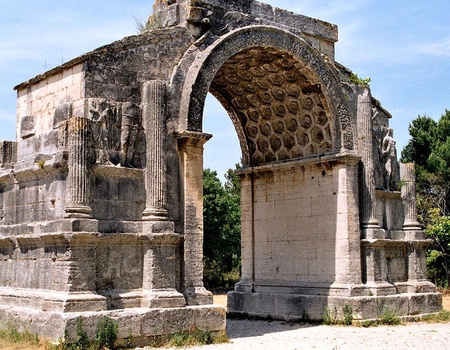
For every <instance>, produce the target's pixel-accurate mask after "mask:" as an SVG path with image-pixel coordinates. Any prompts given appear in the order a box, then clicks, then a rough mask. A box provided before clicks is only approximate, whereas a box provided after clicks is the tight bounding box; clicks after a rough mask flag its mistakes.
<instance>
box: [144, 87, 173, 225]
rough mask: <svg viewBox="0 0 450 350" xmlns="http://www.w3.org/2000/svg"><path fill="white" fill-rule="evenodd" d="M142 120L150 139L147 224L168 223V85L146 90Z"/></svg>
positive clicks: (145, 213)
mask: <svg viewBox="0 0 450 350" xmlns="http://www.w3.org/2000/svg"><path fill="white" fill-rule="evenodd" d="M142 90H143V92H142V119H143V124H144V128H145V140H146V144H147V146H146V167H145V190H146V203H145V204H146V205H145V210H144V212H143V213H142V220H145V221H166V220H168V214H167V209H166V196H167V189H166V174H165V157H164V137H165V135H166V132H165V114H166V108H165V107H166V85H165V83H164V82H163V81H157V80H152V81H148V82H146V83H144V85H143V88H142Z"/></svg>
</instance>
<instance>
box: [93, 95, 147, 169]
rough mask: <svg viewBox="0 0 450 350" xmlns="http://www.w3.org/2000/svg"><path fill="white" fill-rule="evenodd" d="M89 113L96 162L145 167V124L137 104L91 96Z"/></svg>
mask: <svg viewBox="0 0 450 350" xmlns="http://www.w3.org/2000/svg"><path fill="white" fill-rule="evenodd" d="M88 117H89V119H90V120H91V121H92V139H93V147H94V149H95V162H96V163H99V164H103V165H121V166H124V167H139V168H140V167H142V159H143V156H142V154H140V153H142V148H143V147H142V144H141V143H143V135H141V134H142V130H143V128H142V121H141V111H140V108H139V106H138V105H137V104H135V103H132V102H116V101H111V100H107V99H89V100H88Z"/></svg>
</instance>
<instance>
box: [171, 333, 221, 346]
mask: <svg viewBox="0 0 450 350" xmlns="http://www.w3.org/2000/svg"><path fill="white" fill-rule="evenodd" d="M229 341H230V340H229V339H228V337H227V336H226V335H225V334H220V335H217V334H214V333H213V332H211V331H201V330H198V331H195V332H179V333H176V334H174V335H172V336H171V337H170V339H169V341H168V342H167V344H165V345H167V346H172V347H173V346H175V347H186V346H196V345H210V344H221V343H228V342H229Z"/></svg>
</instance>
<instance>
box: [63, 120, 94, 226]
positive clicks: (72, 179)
mask: <svg viewBox="0 0 450 350" xmlns="http://www.w3.org/2000/svg"><path fill="white" fill-rule="evenodd" d="M68 129H69V140H68V143H69V171H68V175H67V177H68V186H69V188H68V197H69V198H68V203H67V205H66V208H65V212H66V213H65V217H66V218H91V217H92V209H91V207H90V206H89V201H90V183H89V154H88V151H89V149H88V141H89V120H88V119H86V118H83V117H73V118H71V119H69V127H68Z"/></svg>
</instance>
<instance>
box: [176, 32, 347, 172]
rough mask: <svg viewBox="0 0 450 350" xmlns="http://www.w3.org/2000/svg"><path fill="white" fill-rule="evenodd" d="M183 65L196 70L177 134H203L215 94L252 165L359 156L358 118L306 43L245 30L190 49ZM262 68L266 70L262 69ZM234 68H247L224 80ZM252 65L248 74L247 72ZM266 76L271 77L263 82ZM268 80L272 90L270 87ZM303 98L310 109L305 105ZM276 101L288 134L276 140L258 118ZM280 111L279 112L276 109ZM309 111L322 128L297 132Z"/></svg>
mask: <svg viewBox="0 0 450 350" xmlns="http://www.w3.org/2000/svg"><path fill="white" fill-rule="evenodd" d="M206 41H208V40H206ZM193 55H195V58H193V57H192V56H193ZM261 60H262V62H261ZM183 61H190V64H189V63H188V64H187V65H188V66H189V68H188V69H187V72H186V73H185V80H184V84H182V85H183V86H182V87H180V88H182V90H181V91H180V94H181V101H180V109H179V114H178V115H179V121H178V122H179V131H195V132H201V130H202V115H203V107H204V102H205V98H206V95H207V93H208V92H211V93H213V95H215V96H216V97H217V98H218V99H219V101H220V102H221V103H222V105H223V106H224V107H225V109H226V110H227V112H228V114H229V116H230V117H231V119H232V121H233V123H234V125H235V128H236V131H237V134H238V137H239V141H240V144H241V148H242V150H243V160H244V162H245V163H246V165H261V164H264V163H268V162H271V161H284V160H287V159H295V158H302V157H307V156H314V155H316V156H320V155H325V154H337V153H345V152H352V151H354V149H355V142H354V140H355V135H354V130H355V126H354V120H353V118H351V112H350V110H349V107H348V105H347V102H346V99H345V95H344V92H343V90H342V88H341V85H340V83H339V80H338V78H337V72H336V69H335V68H334V67H333V66H332V65H331V64H330V63H328V62H327V61H326V59H325V58H324V57H323V56H322V55H321V54H320V53H318V52H317V51H316V50H315V49H314V48H312V46H311V45H309V44H308V42H307V41H306V40H305V39H304V38H302V37H299V36H296V35H293V34H292V33H289V32H285V31H283V30H281V29H279V28H275V27H270V26H251V27H245V28H240V29H237V30H234V31H231V32H230V33H228V34H226V35H224V36H222V37H221V38H219V39H217V40H215V41H214V43H213V44H210V45H209V46H208V44H206V43H205V44H203V45H201V46H199V47H198V48H195V49H192V50H190V51H188V54H187V55H186V56H185V57H184V58H183ZM260 63H261V64H262V65H263V69H264V68H265V69H264V71H261V67H258V65H259V64H260ZM249 64H250V65H249ZM236 65H240V66H241V67H239V68H240V70H239V69H237V70H236V73H237V74H235V75H233V76H232V75H230V74H226V73H227V71H233V68H234V66H236ZM246 65H247V66H248V68H249V70H245V66H246ZM250 66H251V67H250ZM179 67H183V62H182V63H181V64H180V65H179ZM258 71H259V72H258ZM261 73H265V74H266V75H265V76H264V77H262V76H261ZM280 78H281V79H280ZM227 79H228V81H227ZM230 79H235V80H236V81H235V82H233V81H230ZM267 79H269V85H270V86H264V85H267ZM246 80H247V81H251V84H247V82H246ZM270 80H271V81H270ZM290 88H291V89H290ZM289 89H290V91H289ZM252 90H254V91H252ZM297 90H298V91H297ZM309 94H312V95H314V98H313V99H311V98H309V97H308V96H307V95H309ZM243 95H245V96H244V97H242V96H243ZM302 98H304V100H306V101H305V103H306V105H307V106H306V108H304V106H300V105H299V103H301V102H303V101H302ZM252 99H253V101H252ZM269 100H271V101H270V102H269ZM272 101H275V103H276V102H277V101H278V102H279V103H278V105H274V106H273V108H272V112H271V114H272V115H273V116H274V119H275V122H280V124H279V126H280V128H279V130H278V131H280V130H281V129H284V130H285V131H283V132H275V133H276V134H278V136H277V135H274V134H275V133H274V132H273V130H274V129H276V127H274V125H271V126H270V129H271V130H272V131H271V132H266V133H265V132H264V129H265V128H266V129H268V127H267V124H264V123H260V121H259V119H262V118H263V117H261V116H260V117H257V116H256V113H258V114H260V115H261V114H264V112H263V108H264V107H263V106H264V105H268V104H269V103H272ZM244 103H245V106H244ZM296 104H297V105H296ZM277 106H278V107H279V110H275V109H276V108H277ZM308 108H310V112H311V113H310V114H312V113H316V114H317V115H316V116H313V115H309V114H307V113H306V118H307V119H308V118H311V119H313V118H316V119H318V120H317V121H318V122H315V123H314V122H312V121H310V122H305V123H306V124H311V125H307V127H306V128H305V127H298V128H296V126H295V124H296V123H297V124H301V123H302V121H301V118H303V117H305V115H303V116H302V115H301V112H305V111H306V110H308ZM313 109H315V110H314V111H313ZM252 116H253V118H252ZM287 116H290V117H287ZM283 118H284V119H285V120H284V121H281V119H283ZM256 119H258V120H256ZM266 119H269V118H266ZM289 123H290V125H288V124H289ZM282 124H284V125H282ZM256 129H259V130H256ZM295 129H297V130H295ZM292 130H294V131H292ZM266 131H267V130H266ZM252 132H253V134H252ZM264 134H266V135H264ZM252 135H253V136H252ZM305 135H306V136H305ZM279 136H281V137H282V138H284V140H283V139H280V138H279ZM302 138H305V139H303V140H302ZM311 139H314V140H311ZM265 150H268V151H267V152H265Z"/></svg>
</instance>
